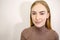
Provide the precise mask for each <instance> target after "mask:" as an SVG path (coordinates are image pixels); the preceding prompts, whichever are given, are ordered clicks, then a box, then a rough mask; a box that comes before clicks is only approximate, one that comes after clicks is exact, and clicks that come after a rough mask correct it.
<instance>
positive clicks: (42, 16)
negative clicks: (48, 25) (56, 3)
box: [31, 3, 49, 28]
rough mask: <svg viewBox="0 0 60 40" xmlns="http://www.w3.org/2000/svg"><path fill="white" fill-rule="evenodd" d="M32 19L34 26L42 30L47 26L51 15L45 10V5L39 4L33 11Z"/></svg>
mask: <svg viewBox="0 0 60 40" xmlns="http://www.w3.org/2000/svg"><path fill="white" fill-rule="evenodd" d="M31 17H32V22H33V23H34V25H35V26H36V27H38V28H40V27H42V26H43V25H45V22H46V20H47V18H48V17H49V13H48V12H47V9H46V8H45V6H44V5H42V4H40V3H37V4H36V5H34V6H33V8H32V10H31Z"/></svg>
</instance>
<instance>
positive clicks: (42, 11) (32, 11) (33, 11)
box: [32, 11, 45, 13]
mask: <svg viewBox="0 0 60 40" xmlns="http://www.w3.org/2000/svg"><path fill="white" fill-rule="evenodd" d="M32 12H36V11H32ZM42 12H45V11H40V12H39V13H42Z"/></svg>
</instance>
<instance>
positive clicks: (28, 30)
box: [21, 27, 32, 36]
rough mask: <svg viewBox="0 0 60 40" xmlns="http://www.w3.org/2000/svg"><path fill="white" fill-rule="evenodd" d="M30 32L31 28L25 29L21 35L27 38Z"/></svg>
mask: <svg viewBox="0 0 60 40" xmlns="http://www.w3.org/2000/svg"><path fill="white" fill-rule="evenodd" d="M31 31H32V27H29V28H25V29H24V30H23V31H22V32H21V35H23V36H29V35H30V34H31Z"/></svg>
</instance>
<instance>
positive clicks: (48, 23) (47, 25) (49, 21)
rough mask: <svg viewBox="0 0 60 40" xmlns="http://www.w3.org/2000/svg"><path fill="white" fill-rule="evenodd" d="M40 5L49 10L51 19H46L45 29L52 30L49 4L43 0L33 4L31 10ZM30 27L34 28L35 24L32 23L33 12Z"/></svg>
mask: <svg viewBox="0 0 60 40" xmlns="http://www.w3.org/2000/svg"><path fill="white" fill-rule="evenodd" d="M38 3H40V4H42V5H44V6H45V8H46V9H47V12H48V13H49V18H48V19H46V23H45V27H46V28H48V29H52V28H51V15H50V8H49V6H48V4H47V3H46V2H45V1H43V0H42V1H35V2H34V3H33V4H32V6H31V10H32V8H33V7H34V6H35V5H36V4H38ZM30 26H31V27H32V26H34V23H33V22H32V17H31V11H30Z"/></svg>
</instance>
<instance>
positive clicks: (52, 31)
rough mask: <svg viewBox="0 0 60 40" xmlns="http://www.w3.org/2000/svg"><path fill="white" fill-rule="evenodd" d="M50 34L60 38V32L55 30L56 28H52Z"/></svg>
mask: <svg viewBox="0 0 60 40" xmlns="http://www.w3.org/2000/svg"><path fill="white" fill-rule="evenodd" d="M50 35H51V36H52V37H54V38H56V39H58V38H59V36H58V33H57V32H56V31H55V30H52V29H51V30H50Z"/></svg>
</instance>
